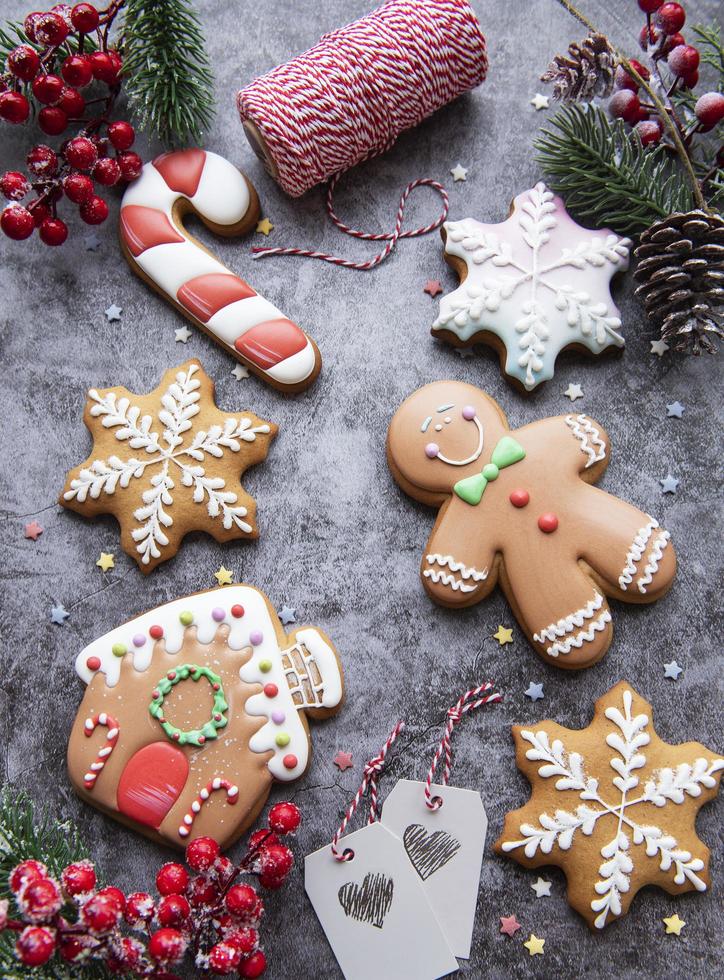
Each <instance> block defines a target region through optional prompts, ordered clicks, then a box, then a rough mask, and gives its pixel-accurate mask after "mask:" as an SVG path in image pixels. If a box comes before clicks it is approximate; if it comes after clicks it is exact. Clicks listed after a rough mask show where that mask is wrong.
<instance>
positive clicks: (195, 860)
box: [186, 837, 220, 873]
mask: <svg viewBox="0 0 724 980" xmlns="http://www.w3.org/2000/svg"><path fill="white" fill-rule="evenodd" d="M219 854H220V848H219V845H218V844H217V843H216V841H215V840H214V838H213V837H197V838H196V839H195V840H192V841H191V843H190V844H189V845H188V847H187V848H186V863H187V864H188V866H189V867H190V868H191V870H192V871H196V872H198V873H201V872H204V871H208V870H209V868H211V867H213V865H214V861H216V859H217V858H218V856H219Z"/></svg>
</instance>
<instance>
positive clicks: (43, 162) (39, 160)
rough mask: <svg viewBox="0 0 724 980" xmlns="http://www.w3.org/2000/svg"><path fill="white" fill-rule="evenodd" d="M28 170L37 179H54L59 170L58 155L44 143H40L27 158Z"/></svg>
mask: <svg viewBox="0 0 724 980" xmlns="http://www.w3.org/2000/svg"><path fill="white" fill-rule="evenodd" d="M25 162H26V163H27V165H28V170H29V171H30V172H31V173H34V174H35V175H36V176H37V177H52V176H53V174H54V173H56V171H57V170H58V155H57V154H56V152H55V150H53V149H52V148H51V147H50V146H46V145H45V144H44V143H38V145H37V146H34V147H33V148H32V150H30V152H29V153H28V155H27V157H26V158H25Z"/></svg>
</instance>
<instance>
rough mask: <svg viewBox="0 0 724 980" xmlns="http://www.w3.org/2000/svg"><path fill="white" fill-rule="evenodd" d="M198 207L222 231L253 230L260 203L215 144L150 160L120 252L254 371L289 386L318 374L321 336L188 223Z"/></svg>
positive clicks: (131, 204)
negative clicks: (238, 271)
mask: <svg viewBox="0 0 724 980" xmlns="http://www.w3.org/2000/svg"><path fill="white" fill-rule="evenodd" d="M189 212H190V213H192V214H195V215H197V217H199V218H201V220H202V221H203V223H204V224H205V225H206V226H207V228H210V229H211V230H212V231H213V232H215V233H216V234H217V235H225V236H232V235H241V234H244V233H245V232H247V231H250V230H251V229H252V228H254V227H255V225H256V223H257V220H258V218H259V199H258V197H257V195H256V191H255V190H254V188H253V187H252V185H251V184H250V183H249V181H248V180H247V178H246V177H245V176H244V175H243V174H242V173H240V171H238V170H237V169H236V167H235V166H234V165H233V164H232V163H230V162H229V161H228V160H225V159H224V157H221V156H218V155H217V154H216V153H210V152H209V151H208V150H199V149H190V150H179V151H176V152H174V153H164V154H162V155H161V156H159V157H156V159H155V160H154V161H153V162H152V163H147V164H146V165H145V166H144V168H143V170H142V171H141V176H140V177H139V178H138V179H137V180H134V181H133V183H132V184H130V185H129V187H128V190H127V191H126V192H125V194H124V195H123V201H122V203H121V225H120V236H121V248H122V251H123V254H124V255H125V257H126V259H127V261H128V264H129V265H130V266H131V269H133V271H134V272H135V273H136V274H137V275H138V276H140V277H141V278H142V279H143V280H145V281H146V282H147V283H149V285H151V286H152V287H153V288H154V289H155V290H156V292H158V293H160V294H161V296H163V297H164V299H166V300H167V301H168V302H169V303H171V305H172V306H175V307H176V309H177V310H179V312H180V313H182V314H183V315H184V316H185V317H186V318H187V319H188V320H190V321H191V323H193V324H195V325H196V326H197V327H199V328H200V329H201V330H204V331H205V332H206V333H207V334H209V336H210V337H212V338H213V339H214V340H215V341H216V342H217V343H219V344H221V346H222V347H223V348H224V350H226V351H228V352H229V353H230V354H232V355H233V356H234V357H235V358H236V359H237V360H238V361H241V362H242V364H245V365H246V366H247V367H248V368H249V370H250V371H253V372H254V374H256V375H258V376H259V377H260V378H262V379H263V380H264V381H266V382H268V383H269V384H270V385H272V386H273V387H275V388H278V389H279V390H281V391H285V392H295V391H301V390H302V389H304V388H307V387H309V385H310V384H311V383H312V382H313V381H314V379H315V378H316V377H317V375H318V374H319V369H320V367H321V364H322V361H321V357H320V355H319V350H318V349H317V346H316V344H315V343H314V341H313V340H312V339H311V338H310V337H308V336H307V334H305V333H304V331H303V330H301V329H300V328H299V327H298V326H297V325H296V323H293V322H292V321H291V320H289V319H287V317H285V316H284V314H283V313H280V312H279V310H278V309H277V308H276V307H275V306H273V305H272V304H271V303H269V302H268V301H267V300H265V299H264V298H263V297H262V296H259V295H258V293H257V292H256V291H255V290H254V289H252V287H251V286H250V285H249V284H248V283H246V282H244V280H243V279H240V278H239V277H238V276H236V275H234V273H232V272H231V271H230V270H229V269H227V268H226V266H225V265H222V263H221V262H219V260H218V259H216V258H214V256H213V255H212V254H211V253H210V252H209V251H208V249H206V248H205V247H204V246H203V245H202V244H201V242H199V241H198V240H197V239H196V238H194V237H193V236H192V235H190V234H189V233H188V231H187V230H186V229H185V228H184V225H183V218H184V216H185V215H186V214H188V213H189Z"/></svg>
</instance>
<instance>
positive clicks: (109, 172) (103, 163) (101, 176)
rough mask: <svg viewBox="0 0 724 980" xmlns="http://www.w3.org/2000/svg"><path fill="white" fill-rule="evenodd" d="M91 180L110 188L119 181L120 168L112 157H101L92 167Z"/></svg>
mask: <svg viewBox="0 0 724 980" xmlns="http://www.w3.org/2000/svg"><path fill="white" fill-rule="evenodd" d="M93 179H94V180H96V181H98V183H99V184H102V185H103V186H104V187H112V186H113V185H114V184H117V183H118V181H119V180H120V179H121V168H120V165H119V163H118V161H117V160H114V159H113V157H101V158H100V160H99V161H98V162H97V163H96V165H95V166H94V167H93Z"/></svg>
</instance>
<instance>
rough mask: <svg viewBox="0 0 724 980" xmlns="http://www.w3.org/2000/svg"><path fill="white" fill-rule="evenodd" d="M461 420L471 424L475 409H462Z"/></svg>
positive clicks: (467, 407)
mask: <svg viewBox="0 0 724 980" xmlns="http://www.w3.org/2000/svg"><path fill="white" fill-rule="evenodd" d="M463 418H464V419H465V420H466V421H467V422H472V420H473V419H474V418H475V409H474V408H473V406H472V405H466V406H465V408H464V409H463Z"/></svg>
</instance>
